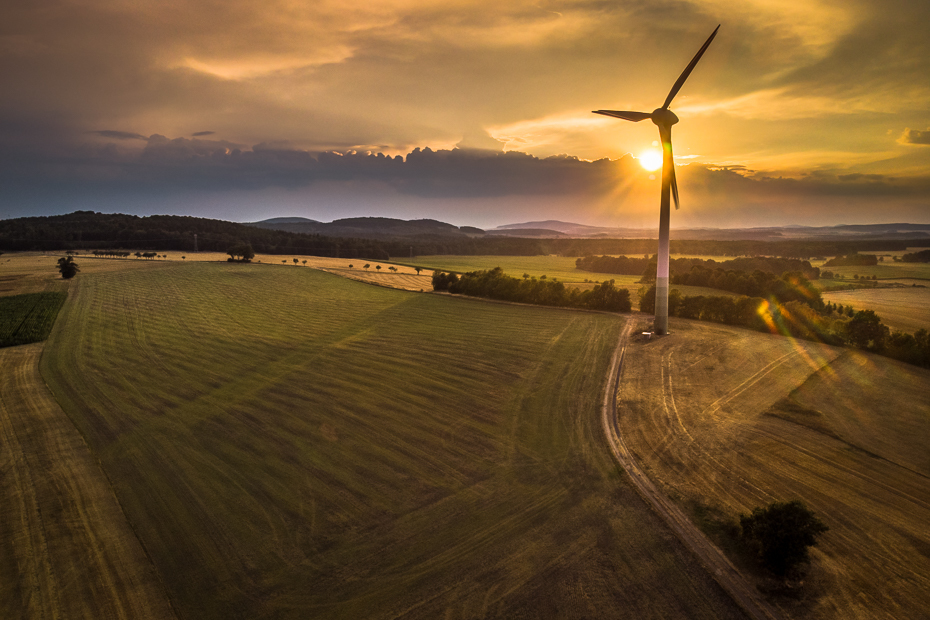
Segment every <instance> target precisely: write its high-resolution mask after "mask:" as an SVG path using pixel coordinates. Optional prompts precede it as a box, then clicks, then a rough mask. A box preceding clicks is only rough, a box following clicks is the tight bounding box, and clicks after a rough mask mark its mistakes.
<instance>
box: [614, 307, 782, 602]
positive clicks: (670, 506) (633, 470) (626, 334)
mask: <svg viewBox="0 0 930 620" xmlns="http://www.w3.org/2000/svg"><path fill="white" fill-rule="evenodd" d="M632 331H633V324H632V322H627V324H626V326H625V327H624V329H623V332H622V333H621V335H620V339H619V341H618V342H617V346H616V348H615V350H614V354H613V358H612V359H611V363H610V370H609V376H608V379H607V384H606V387H605V388H604V399H603V403H602V404H601V424H602V426H603V429H604V436H605V437H606V439H607V443H608V444H609V445H610V451H611V453H612V454H613V456H614V458H615V459H616V460H617V462H618V463H619V464H620V466H621V467H622V468H623V469H624V471H626V473H627V475H628V476H629V477H630V480H631V481H632V482H633V485H634V487H635V488H636V490H637V492H638V493H639V494H640V496H642V498H643V499H645V500H646V502H647V503H648V504H650V505H651V506H652V508H653V509H654V510H655V511H656V513H658V515H659V517H661V518H662V520H663V521H665V523H666V524H667V525H668V526H669V528H671V530H672V532H673V533H674V534H675V536H676V537H678V539H679V540H681V542H682V543H684V545H685V546H686V547H687V548H688V549H689V550H690V551H691V552H692V553H693V554H694V555H695V556H696V557H697V559H698V560H699V561H700V563H701V565H702V566H703V567H704V568H705V569H706V570H707V571H708V572H709V573H710V575H711V577H713V578H714V580H715V581H716V582H717V583H718V584H719V585H720V587H722V588H723V589H724V591H726V593H727V594H728V595H729V596H730V597H731V598H732V599H733V601H734V602H735V603H736V604H737V605H738V606H739V607H740V608H741V609H742V610H743V611H744V612H746V614H748V615H749V616H750V617H751V618H753V619H754V620H781V616H780V615H779V614H778V613H777V612H776V611H775V610H774V609H773V608H772V607H771V606H770V605H769V604H768V603H766V602H765V600H763V598H762V596H761V595H760V594H759V592H758V591H757V590H756V588H755V587H754V586H753V585H752V584H750V583H749V582H748V581H746V579H745V578H743V576H742V574H740V572H739V571H738V570H737V569H736V567H735V566H733V564H732V563H731V562H730V560H729V559H727V557H726V556H725V555H724V554H723V552H722V551H720V549H719V548H718V547H717V546H716V545H714V544H713V543H712V542H711V541H710V539H708V538H707V537H706V536H705V535H704V534H703V533H702V532H701V531H700V530H699V529H698V528H697V526H695V525H694V524H693V523H692V522H691V520H690V519H689V518H688V516H687V515H686V514H685V513H684V512H682V510H681V509H680V508H679V507H678V506H676V505H675V504H674V503H673V502H672V501H671V499H669V498H668V497H667V496H666V495H665V494H664V493H662V492H661V491H660V490H659V489H658V488H657V487H656V486H655V485H654V484H653V483H652V481H651V480H650V479H649V477H648V476H647V475H646V473H645V472H644V471H643V470H642V468H641V467H640V466H639V464H638V463H637V462H636V459H635V458H633V454H632V452H631V451H630V450H629V448H627V446H626V444H625V443H624V441H623V437H622V436H621V435H620V429H619V426H618V423H617V389H618V388H619V385H620V381H621V377H622V375H623V359H624V356H625V354H626V347H627V344H628V343H629V340H630V334H631V333H632ZM664 387H665V386H664V385H663V392H664Z"/></svg>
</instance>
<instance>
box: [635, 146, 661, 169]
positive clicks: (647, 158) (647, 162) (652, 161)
mask: <svg viewBox="0 0 930 620" xmlns="http://www.w3.org/2000/svg"><path fill="white" fill-rule="evenodd" d="M639 165H640V166H642V167H643V168H645V169H646V170H648V171H650V172H652V171H654V170H658V169H659V168H661V167H662V151H660V150H658V149H648V150H646V151H643V152H642V153H640V154H639Z"/></svg>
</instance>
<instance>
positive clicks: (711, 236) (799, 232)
mask: <svg viewBox="0 0 930 620" xmlns="http://www.w3.org/2000/svg"><path fill="white" fill-rule="evenodd" d="M540 229H548V230H549V231H550V232H551V231H557V232H559V233H562V235H564V236H568V237H573V238H576V239H592V238H601V239H642V238H647V239H648V238H655V237H656V235H657V232H656V229H650V228H622V227H614V228H611V227H606V226H588V225H585V224H575V223H572V222H562V221H560V220H544V221H540V222H522V223H518V224H505V225H503V226H498V227H497V228H494V229H492V230H489V231H487V233H488V234H509V235H513V236H527V237H536V236H540V235H537V234H532V235H531V234H525V235H520V234H519V231H527V230H534V231H535V230H540ZM671 238H672V239H691V240H701V239H705V240H718V241H722V240H758V241H780V240H784V239H823V240H840V239H850V240H851V239H865V238H869V239H921V238H927V239H928V240H930V224H906V223H893V224H842V225H839V226H772V227H761V228H673V229H672V230H671Z"/></svg>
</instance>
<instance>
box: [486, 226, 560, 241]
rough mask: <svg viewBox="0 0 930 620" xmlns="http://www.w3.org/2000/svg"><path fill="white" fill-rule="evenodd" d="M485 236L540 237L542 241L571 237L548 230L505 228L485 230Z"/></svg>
mask: <svg viewBox="0 0 930 620" xmlns="http://www.w3.org/2000/svg"><path fill="white" fill-rule="evenodd" d="M485 234H487V235H497V236H501V237H540V238H544V239H559V238H561V237H570V236H571V235H566V234H565V233H562V232H559V231H558V230H552V229H549V228H507V229H504V230H501V229H499V228H498V229H495V230H487V231H485Z"/></svg>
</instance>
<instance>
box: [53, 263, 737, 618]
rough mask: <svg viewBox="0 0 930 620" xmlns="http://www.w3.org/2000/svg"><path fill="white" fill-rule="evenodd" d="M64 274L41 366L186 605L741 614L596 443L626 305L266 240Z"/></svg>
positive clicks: (232, 614) (385, 613) (248, 614)
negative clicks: (528, 292)
mask: <svg viewBox="0 0 930 620" xmlns="http://www.w3.org/2000/svg"><path fill="white" fill-rule="evenodd" d="M71 293H72V300H71V301H70V302H69V303H68V304H67V305H66V307H65V309H64V311H63V312H62V315H61V317H60V318H59V321H58V323H57V324H56V326H55V328H54V331H53V334H52V337H51V338H50V340H49V342H48V344H47V347H46V352H45V355H44V356H43V358H42V373H43V376H44V378H45V380H46V381H47V382H48V384H49V387H50V388H51V390H52V392H53V393H54V394H55V396H56V398H57V399H58V401H59V403H60V404H61V405H62V407H63V408H64V409H65V411H66V412H67V413H68V414H69V416H71V418H72V420H73V421H74V424H75V425H76V427H77V428H78V429H79V430H80V432H81V433H82V434H83V436H84V438H85V440H86V442H87V445H88V446H89V447H90V449H91V451H92V452H93V453H94V455H95V457H96V458H97V459H99V463H100V466H101V468H102V469H103V471H104V472H105V473H106V475H107V476H108V477H109V480H110V481H111V483H112V485H113V489H114V491H115V493H116V496H117V498H118V499H119V501H120V503H121V505H122V507H123V510H124V511H125V513H126V515H127V518H128V520H129V522H130V523H131V524H132V527H133V529H134V530H135V532H136V534H137V535H138V537H139V539H140V541H141V542H142V544H143V546H144V547H145V549H146V550H147V552H148V554H149V556H150V557H151V559H152V562H153V563H154V565H155V567H156V570H157V572H158V574H159V576H160V578H161V580H162V582H163V583H164V585H165V589H166V591H167V592H168V595H169V597H170V599H171V602H172V605H173V607H174V609H175V610H176V611H177V613H178V615H179V616H180V617H181V618H255V617H275V618H287V617H294V618H304V617H315V618H326V617H345V618H360V617H395V616H398V615H404V616H405V617H423V618H432V617H437V616H445V617H450V618H456V617H462V618H464V617H479V616H499V617H516V616H520V617H605V616H620V617H628V618H640V617H645V618H658V617H721V616H725V617H729V616H732V615H735V613H736V612H735V610H734V608H733V606H732V604H731V603H730V602H729V601H727V600H726V599H725V598H723V597H722V595H721V594H720V593H719V591H718V589H717V588H716V586H714V584H713V582H712V581H710V579H709V577H708V576H707V575H706V574H705V573H704V572H703V571H702V570H701V569H700V568H699V567H698V566H696V564H695V563H694V561H693V560H692V559H691V558H690V556H689V555H687V554H686V553H684V552H683V550H682V548H681V547H680V546H679V545H678V543H676V542H675V541H674V540H673V539H671V538H670V535H669V534H668V533H667V531H666V530H665V529H664V526H662V525H661V524H660V523H659V522H658V521H657V519H656V517H655V516H654V515H653V514H652V513H651V511H650V510H649V509H648V508H647V507H646V506H645V505H644V504H643V503H642V501H641V500H640V499H639V498H638V496H637V495H636V494H635V492H634V491H632V490H631V488H630V487H629V486H627V485H626V484H625V483H624V482H623V480H622V474H621V472H619V471H618V470H617V468H616V466H615V465H614V463H613V461H612V460H611V459H610V457H609V452H608V451H607V448H606V446H605V445H604V443H603V439H602V437H601V430H600V426H599V413H598V412H599V409H598V408H599V406H600V401H601V397H602V389H603V385H604V380H605V374H606V371H607V365H608V363H609V359H610V354H611V352H612V350H613V346H614V344H615V342H616V339H617V337H618V334H619V331H620V329H621V327H622V324H623V319H621V318H619V317H616V316H611V315H605V314H592V313H576V312H571V311H565V310H555V309H547V308H531V307H522V306H520V307H518V306H510V305H503V304H489V303H483V302H480V301H473V300H463V299H452V298H449V297H447V296H439V295H428V294H417V293H405V292H400V291H394V290H388V289H384V288H379V287H372V286H368V285H363V284H359V283H357V282H352V281H349V280H345V279H342V278H338V277H336V276H333V275H329V274H325V273H320V272H318V271H314V270H309V269H293V268H291V269H275V268H273V267H272V266H268V265H225V264H208V263H198V264H183V263H177V264H175V265H173V266H167V267H162V268H159V269H152V270H148V271H142V270H138V269H133V270H127V271H112V272H106V273H99V274H95V275H93V276H92V277H80V278H78V279H77V280H76V281H75V283H74V285H73V286H72V291H71Z"/></svg>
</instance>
